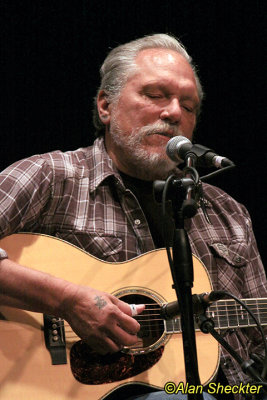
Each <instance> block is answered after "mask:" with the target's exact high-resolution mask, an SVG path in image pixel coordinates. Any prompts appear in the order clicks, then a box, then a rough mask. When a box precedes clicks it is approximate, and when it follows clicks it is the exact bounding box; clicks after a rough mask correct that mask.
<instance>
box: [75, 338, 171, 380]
mask: <svg viewBox="0 0 267 400" xmlns="http://www.w3.org/2000/svg"><path fill="white" fill-rule="evenodd" d="M163 350H164V346H161V347H160V348H158V349H157V350H155V351H152V352H149V353H147V354H138V355H134V354H125V353H123V352H118V353H115V354H108V355H106V356H101V355H99V354H97V353H95V352H93V351H91V349H90V348H89V346H87V345H86V344H85V343H83V342H82V341H79V342H77V343H75V344H74V345H73V346H72V348H71V352H70V363H71V370H72V373H73V375H74V377H75V378H76V379H77V380H78V381H79V382H80V383H83V384H86V385H100V384H105V383H111V382H117V381H121V380H124V379H128V378H132V377H134V376H136V375H138V374H140V373H141V372H144V371H146V370H148V369H149V368H151V367H153V365H155V364H156V363H157V362H158V361H159V360H160V358H161V356H162V353H163Z"/></svg>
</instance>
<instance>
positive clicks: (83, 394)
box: [0, 234, 219, 400]
mask: <svg viewBox="0 0 267 400" xmlns="http://www.w3.org/2000/svg"><path fill="white" fill-rule="evenodd" d="M0 246H1V247H3V248H5V249H6V251H7V252H8V254H9V256H10V258H11V259H13V260H15V261H17V262H19V263H20V264H23V265H26V266H28V267H31V268H34V269H38V270H41V271H43V272H47V273H50V274H52V275H55V276H58V277H61V278H64V279H66V280H69V281H71V282H74V283H77V284H83V285H88V286H92V287H95V288H97V289H100V290H103V291H105V292H109V293H115V292H118V291H119V290H121V289H122V288H127V287H132V286H134V287H140V288H148V289H149V290H152V291H153V292H155V293H158V294H159V295H160V296H161V297H162V298H164V299H165V301H166V302H170V301H173V300H175V299H176V296H175V292H174V290H173V289H172V280H171V273H170V270H169V266H168V261H167V257H166V252H165V250H155V251H152V252H149V253H147V254H145V255H142V256H140V257H137V258H135V259H133V260H131V261H129V262H123V263H107V262H103V261H101V260H98V259H97V258H95V257H92V256H90V255H89V254H87V253H86V252H84V251H82V250H80V249H78V248H76V247H75V246H72V245H70V244H69V243H66V242H64V241H62V240H59V239H56V238H51V237H49V236H45V235H37V234H16V235H12V236H9V237H6V238H5V239H3V240H1V241H0ZM40 255H41V256H40ZM194 274H195V287H194V290H193V293H202V292H205V291H209V290H210V289H211V283H210V280H209V276H208V274H207V271H206V269H205V267H204V266H203V264H202V263H201V262H200V261H199V260H198V259H196V258H194ZM140 283H141V284H142V285H141V286H140ZM0 312H1V314H2V315H3V316H4V318H5V320H1V321H0V365H1V366H0V400H11V399H12V400H13V399H15V398H20V399H21V400H24V399H25V400H26V399H27V400H31V399H37V400H47V399H48V398H49V399H57V400H68V399H78V400H83V399H88V398H92V399H100V398H103V397H105V395H106V394H108V393H109V392H111V391H113V390H114V389H115V388H116V387H118V386H120V385H124V384H126V383H133V382H142V383H143V384H145V385H151V386H154V387H156V388H163V387H164V384H165V383H166V382H168V381H173V382H175V383H179V382H181V381H184V380H185V376H184V359H183V344H182V336H181V334H172V335H169V340H168V342H167V343H166V345H165V348H164V351H163V354H162V357H161V358H160V360H159V361H158V362H157V363H156V364H155V365H154V366H153V367H151V368H149V369H148V370H146V371H144V372H142V373H140V374H138V375H136V376H134V377H132V378H129V379H124V380H122V381H118V382H113V383H107V384H101V385H85V384H81V383H79V382H78V381H77V380H76V379H75V378H74V377H73V375H72V372H71V368H70V358H69V349H70V348H71V346H72V344H73V343H75V342H76V341H77V340H78V339H77V338H75V337H74V336H73V333H72V331H71V330H70V331H69V332H68V327H67V326H66V328H65V330H66V341H67V359H68V361H67V364H65V365H52V364H51V358H50V355H49V352H48V351H47V349H46V347H45V342H44V335H43V331H42V326H43V322H42V315H40V314H38V313H33V312H28V311H23V310H18V309H12V308H9V307H3V306H2V307H0ZM196 341H197V351H198V360H199V372H200V379H201V382H202V383H203V384H204V383H207V382H208V381H210V380H211V379H212V377H213V376H214V374H215V373H216V371H217V368H218V362H219V347H218V344H217V342H216V341H215V340H214V339H213V338H212V337H211V336H210V335H204V334H202V333H200V332H197V333H196Z"/></svg>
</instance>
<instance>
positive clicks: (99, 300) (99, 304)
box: [95, 296, 107, 310]
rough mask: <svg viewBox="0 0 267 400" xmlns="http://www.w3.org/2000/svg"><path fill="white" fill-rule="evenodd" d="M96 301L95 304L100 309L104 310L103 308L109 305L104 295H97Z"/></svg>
mask: <svg viewBox="0 0 267 400" xmlns="http://www.w3.org/2000/svg"><path fill="white" fill-rule="evenodd" d="M95 301H96V302H95V305H96V306H97V307H98V308H99V310H102V308H104V307H105V306H106V305H107V302H106V300H104V299H103V297H102V296H96V297H95Z"/></svg>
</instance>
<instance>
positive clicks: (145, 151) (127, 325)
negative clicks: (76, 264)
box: [0, 35, 266, 399]
mask: <svg viewBox="0 0 267 400" xmlns="http://www.w3.org/2000/svg"><path fill="white" fill-rule="evenodd" d="M101 77H102V81H101V86H100V89H99V91H98V94H97V97H96V106H97V112H95V125H96V128H97V132H98V136H99V138H97V140H96V141H95V143H94V145H93V146H92V147H89V148H84V149H78V150H76V151H74V152H67V153H62V152H53V153H48V154H44V155H41V156H33V157H30V158H28V159H26V160H22V161H20V162H18V163H16V164H14V165H13V166H11V167H9V168H7V169H6V170H5V171H3V173H2V175H1V186H0V190H1V202H0V207H1V214H0V215H1V220H0V221H1V222H0V229H1V237H4V236H6V235H10V234H12V233H14V232H19V231H20V232H21V231H27V232H29V231H31V232H39V233H46V234H49V235H54V236H57V237H60V238H63V239H65V240H67V241H70V242H71V243H73V244H75V245H78V246H79V247H81V248H84V249H85V250H86V251H88V252H89V253H91V254H93V255H95V256H96V257H98V258H101V259H103V260H106V261H124V260H129V259H131V258H133V257H135V256H137V255H139V254H142V253H145V252H147V251H149V250H152V249H154V248H156V247H163V245H164V237H163V232H162V223H161V220H160V218H159V208H158V207H159V206H158V205H157V204H155V203H154V200H153V195H152V181H153V180H155V179H165V178H167V176H169V175H170V174H171V173H176V174H177V175H179V174H180V173H181V172H180V171H179V169H178V168H177V166H176V164H175V163H174V162H173V161H171V160H170V159H169V158H168V157H167V155H166V144H167V142H168V140H169V139H170V138H172V137H174V136H176V135H183V136H185V137H187V138H189V139H192V136H193V131H194V129H195V126H196V121H197V116H198V114H199V112H200V107H201V101H202V98H203V92H202V88H201V85H200V82H199V79H198V76H197V73H196V70H195V68H194V66H193V64H192V62H191V58H190V57H189V56H188V54H187V52H186V51H185V49H184V47H183V46H182V45H181V44H180V43H179V42H178V41H177V40H176V39H174V38H172V37H170V36H168V35H152V36H148V37H145V38H142V39H139V40H136V41H133V42H130V43H127V44H125V45H123V46H119V47H117V48H116V49H114V50H113V51H111V53H110V54H109V55H108V57H107V58H106V60H105V62H104V64H103V66H102V68H101ZM204 195H205V204H206V209H207V212H208V214H209V219H210V221H211V223H209V221H208V220H207V218H206V216H205V213H204V212H203V210H202V209H199V210H198V213H197V215H196V216H195V217H194V218H192V220H188V221H186V229H187V231H188V234H189V238H190V242H191V246H192V250H193V252H194V253H195V254H196V255H197V256H199V257H200V258H201V260H202V261H203V262H204V263H205V265H206V266H207V268H208V270H209V272H210V275H211V279H212V281H213V285H214V288H215V289H221V290H228V291H230V292H232V293H233V294H235V295H237V296H238V297H266V280H265V275H264V270H263V266H262V264H261V261H260V257H259V254H258V252H257V247H256V244H255V238H254V235H253V232H252V229H251V221H250V218H249V216H248V213H247V211H246V210H245V209H244V207H243V206H241V205H240V204H238V203H236V202H235V201H234V200H233V199H231V198H230V197H229V196H228V195H227V194H226V193H224V192H222V191H221V190H219V189H217V188H214V187H212V186H209V185H204ZM171 231H172V224H171V222H170V227H169V232H171ZM252 264H253V268H252ZM17 282H20V285H19V286H18V285H17ZM0 284H1V286H2V287H3V290H2V295H1V297H0V300H1V302H2V303H3V304H7V305H11V306H14V307H20V308H26V309H30V310H34V311H38V312H44V313H47V314H52V315H55V316H60V317H62V318H64V319H65V320H66V321H67V322H69V324H70V325H71V327H72V328H73V330H74V331H75V332H76V333H77V334H78V335H79V336H80V337H81V338H82V339H83V340H84V341H85V342H86V343H88V344H89V345H90V346H91V347H92V348H93V349H95V350H96V351H97V352H99V353H101V354H105V353H107V352H117V351H119V350H121V349H122V347H123V346H130V345H132V344H134V343H135V342H136V341H137V333H138V330H139V328H140V326H139V324H138V322H137V321H136V320H135V319H134V318H132V311H131V308H130V306H129V305H128V304H126V303H124V302H123V301H120V300H118V299H117V298H116V297H114V296H112V295H110V294H107V293H103V292H101V291H99V289H98V288H88V287H82V286H78V285H75V284H73V283H71V282H67V281H63V280H61V279H57V278H55V277H52V276H47V275H46V274H43V273H42V272H38V271H32V270H29V269H27V268H25V267H21V266H18V265H16V264H15V263H13V262H12V260H9V259H8V258H6V255H5V253H4V251H3V252H2V261H1V274H0ZM143 308H144V307H143V306H138V307H137V311H136V312H137V313H140V312H142V310H143ZM99 310H101V313H100V312H99ZM225 338H226V340H227V341H229V343H230V344H231V345H232V346H233V347H234V348H235V349H236V350H238V351H239V353H240V355H241V356H242V357H244V358H246V357H247V356H248V355H249V353H251V352H255V353H259V354H260V353H261V351H262V348H261V343H260V342H261V338H260V337H259V335H258V333H257V332H256V330H251V331H250V332H249V331H247V332H246V331H242V332H241V331H228V332H227V333H226V335H225ZM221 367H222V369H223V371H224V373H225V375H226V376H227V379H228V382H229V383H230V384H232V385H233V384H238V383H240V382H245V381H247V380H248V378H247V377H246V376H245V375H244V374H243V373H242V371H241V369H240V367H239V366H238V365H237V364H236V363H235V362H234V361H232V360H231V359H230V357H229V355H228V354H227V352H225V351H223V354H222V358H221ZM166 378H167V377H166ZM149 396H160V398H165V397H164V393H162V392H159V393H158V394H154V393H153V394H150V395H149ZM166 396H167V395H166ZM151 398H154V397H151ZM155 398H158V397H155ZM168 398H171V397H169V396H168ZM175 398H176V399H177V396H175ZM149 399H150V397H149Z"/></svg>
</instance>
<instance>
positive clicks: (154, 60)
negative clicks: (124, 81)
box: [129, 49, 196, 86]
mask: <svg viewBox="0 0 267 400" xmlns="http://www.w3.org/2000/svg"><path fill="white" fill-rule="evenodd" d="M135 63H136V65H137V71H136V73H135V74H134V75H133V76H132V77H131V78H129V80H132V79H133V80H139V81H140V83H141V82H144V83H145V81H149V80H150V81H153V80H165V79H166V80H169V81H172V82H173V83H174V84H175V83H176V82H177V81H178V80H180V81H181V80H186V81H187V82H191V84H192V85H193V86H196V81H195V75H194V72H193V70H192V68H191V66H190V64H189V63H188V61H187V60H186V59H185V58H184V57H183V56H182V55H181V54H179V53H178V52H176V51H174V50H168V49H145V50H142V51H140V52H139V53H138V55H137V57H136V60H135Z"/></svg>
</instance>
